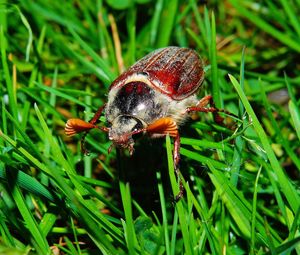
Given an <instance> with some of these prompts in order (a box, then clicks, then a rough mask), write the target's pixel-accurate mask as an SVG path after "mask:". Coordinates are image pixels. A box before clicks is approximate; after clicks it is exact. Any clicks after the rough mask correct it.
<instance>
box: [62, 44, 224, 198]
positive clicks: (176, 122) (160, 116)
mask: <svg viewBox="0 0 300 255" xmlns="http://www.w3.org/2000/svg"><path fill="white" fill-rule="evenodd" d="M203 79H204V70H203V62H202V60H201V58H200V56H199V55H198V54H197V53H196V51H194V50H192V49H189V48H181V47H175V46H171V47H166V48H161V49H158V50H156V51H154V52H151V53H149V54H148V55H146V56H145V57H143V58H142V59H140V60H139V61H138V62H136V63H135V64H134V65H133V66H131V67H130V68H129V69H128V70H127V71H125V72H124V73H122V74H121V75H120V76H119V77H118V78H117V79H116V80H115V81H113V83H112V84H111V86H110V88H109V92H108V100H107V103H106V104H105V105H104V106H102V107H100V108H99V109H98V111H97V112H96V113H95V115H94V117H93V118H92V119H91V120H90V121H89V122H85V121H83V120H80V119H69V120H68V121H67V123H66V127H65V133H66V135H68V136H71V135H74V134H76V133H80V132H86V133H85V135H86V134H87V132H88V131H89V130H91V129H94V128H98V129H101V130H103V131H105V132H108V137H109V139H110V140H111V141H112V146H116V147H121V148H127V149H129V152H130V154H132V153H133V150H134V139H133V136H134V135H136V134H138V133H144V134H148V135H149V136H150V137H152V138H156V137H163V136H166V135H167V134H169V135H170V137H172V138H173V139H174V150H173V159H174V165H175V170H176V173H177V176H178V164H179V160H180V153H179V150H180V135H179V131H178V128H179V126H180V125H182V124H183V123H184V122H185V120H186V119H187V118H188V117H189V115H190V113H191V112H195V111H197V112H212V113H213V114H214V117H215V120H216V121H217V122H222V121H223V118H222V117H220V116H219V115H218V112H220V111H221V110H219V109H217V108H216V107H215V106H214V103H213V101H212V97H211V96H210V95H208V96H205V97H203V98H202V99H201V100H199V99H197V96H196V94H197V91H198V90H199V88H200V87H201V84H202V82H203ZM208 105H210V106H209V107H207V106H208ZM103 111H105V117H106V120H107V123H108V127H100V126H97V125H96V123H97V121H98V119H99V118H100V116H101V114H102V112H103ZM85 135H84V137H85ZM111 148H112V147H110V149H109V150H111ZM180 190H181V191H180V194H178V196H177V197H178V198H180V196H182V192H183V187H182V183H181V182H180Z"/></svg>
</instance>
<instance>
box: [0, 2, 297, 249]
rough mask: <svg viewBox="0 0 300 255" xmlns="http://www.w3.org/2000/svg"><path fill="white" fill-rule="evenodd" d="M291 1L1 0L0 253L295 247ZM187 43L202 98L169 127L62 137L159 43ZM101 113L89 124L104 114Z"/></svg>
mask: <svg viewBox="0 0 300 255" xmlns="http://www.w3.org/2000/svg"><path fill="white" fill-rule="evenodd" d="M299 15H300V1H299V0H291V1H286V0H278V1H275V0H266V1H257V2H256V1H251V0H245V1H238V0H225V1H218V0H215V1H196V0H187V1H178V0H172V1H171V0H170V1H168V0H157V1H151V0H106V1H102V0H97V1H91V0H88V1H71V0H69V1H49V0H48V1H47V0H46V1H45V0H44V1H41V0H37V1H30V0H22V1H6V0H0V55H1V60H0V104H1V108H0V149H1V152H0V254H1V255H2V254H3V255H9V254H16V255H19V254H30V255H31V254H72V255H73V254H85V255H91V254H113V255H114V254H130V255H132V254H145V255H146V254H167V255H173V254H187V255H191V254H234V255H235V254H238V255H239V254H272V255H273V254H300V233H299V224H300V189H299V180H300V107H299V106H300V99H299V94H300V59H299V56H300V20H299ZM167 46H180V47H188V48H191V49H194V50H195V51H196V52H198V54H199V55H200V56H201V58H202V60H203V63H204V70H205V79H204V82H203V85H202V86H201V89H200V90H199V93H198V96H199V99H200V98H201V97H203V96H205V95H212V96H213V98H214V101H215V104H216V106H217V107H218V108H219V109H224V110H226V111H228V112H230V113H232V114H226V113H220V114H221V115H222V117H224V119H225V120H224V124H223V125H222V124H220V123H216V122H215V121H214V118H213V115H212V114H211V113H195V114H192V116H191V118H190V119H189V120H188V121H187V122H186V123H185V124H184V125H183V126H181V127H180V135H181V149H180V154H181V161H180V165H179V168H180V173H181V174H180V179H181V180H182V182H183V186H184V190H185V192H184V195H183V197H182V198H181V199H180V200H179V201H178V202H175V201H174V197H175V196H176V194H178V191H179V181H178V178H177V177H176V175H175V173H174V165H173V159H172V157H173V156H172V150H173V139H172V138H170V137H169V136H167V137H165V138H161V139H150V138H149V137H147V136H140V137H137V139H136V145H135V151H134V153H133V155H132V156H130V155H129V153H128V151H127V150H120V149H116V148H113V149H112V150H111V152H110V153H108V148H109V147H110V145H111V142H110V141H109V139H108V136H107V133H105V132H101V131H100V130H92V131H91V132H90V133H89V134H88V135H87V137H86V141H85V147H86V149H87V150H88V153H83V151H82V149H81V143H80V141H81V137H82V135H76V136H72V137H68V136H66V135H65V133H64V128H65V123H66V121H67V120H68V119H70V118H81V119H84V120H86V121H87V120H90V119H91V118H92V117H93V114H94V113H95V112H96V111H97V109H98V108H99V107H100V106H102V105H103V104H105V102H106V101H107V95H108V89H109V86H110V84H111V83H112V81H113V80H114V79H116V78H117V77H118V75H120V74H121V73H122V72H123V71H124V70H126V69H127V68H128V67H130V66H131V65H132V64H134V63H135V62H136V61H137V60H138V59H140V58H142V57H143V56H145V55H146V54H148V53H150V52H152V51H153V50H156V49H158V48H162V47H167ZM105 121H106V120H105V115H104V114H103V115H102V116H101V118H100V122H99V123H100V125H105V124H106V123H105Z"/></svg>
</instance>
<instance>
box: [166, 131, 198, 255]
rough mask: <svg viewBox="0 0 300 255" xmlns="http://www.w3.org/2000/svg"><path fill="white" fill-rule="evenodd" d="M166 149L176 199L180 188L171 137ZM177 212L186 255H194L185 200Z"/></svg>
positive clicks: (177, 204) (167, 141) (177, 206)
mask: <svg viewBox="0 0 300 255" xmlns="http://www.w3.org/2000/svg"><path fill="white" fill-rule="evenodd" d="M166 147H167V157H168V167H169V176H170V181H171V186H172V191H173V195H174V197H176V196H177V194H178V193H179V187H178V184H177V181H176V177H175V171H174V164H173V155H172V149H171V139H170V137H169V136H167V137H166ZM176 210H177V212H178V217H179V223H180V227H181V233H182V236H183V243H184V248H185V254H193V249H192V247H191V246H190V245H191V240H190V234H189V230H188V225H187V224H186V220H187V215H186V212H185V211H184V207H183V199H181V200H179V201H178V202H177V203H176Z"/></svg>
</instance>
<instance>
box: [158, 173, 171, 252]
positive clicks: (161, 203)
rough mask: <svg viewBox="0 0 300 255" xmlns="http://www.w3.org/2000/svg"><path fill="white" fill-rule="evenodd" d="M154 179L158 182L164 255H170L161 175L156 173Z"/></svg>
mask: <svg viewBox="0 0 300 255" xmlns="http://www.w3.org/2000/svg"><path fill="white" fill-rule="evenodd" d="M156 178H157V180H158V192H159V199H160V207H161V212H162V218H163V219H162V220H163V229H164V237H165V247H166V254H167V255H170V254H171V253H170V252H171V251H170V239H169V231H168V219H167V210H166V201H165V195H164V188H163V185H162V182H161V173H160V172H157V173H156Z"/></svg>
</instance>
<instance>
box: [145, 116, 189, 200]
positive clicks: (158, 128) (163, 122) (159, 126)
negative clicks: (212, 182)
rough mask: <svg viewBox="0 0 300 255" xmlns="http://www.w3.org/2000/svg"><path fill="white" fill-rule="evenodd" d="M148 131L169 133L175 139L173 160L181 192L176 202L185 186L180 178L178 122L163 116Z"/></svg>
mask: <svg viewBox="0 0 300 255" xmlns="http://www.w3.org/2000/svg"><path fill="white" fill-rule="evenodd" d="M146 131H147V132H148V133H149V134H150V135H153V136H155V135H159V136H161V135H167V134H169V135H170V136H171V137H172V138H173V139H174V150H173V162H174V170H175V174H176V177H177V178H178V180H179V193H178V194H177V195H176V196H175V198H174V200H175V202H178V201H179V200H180V199H181V198H182V197H183V193H184V187H183V184H182V180H181V178H180V171H179V162H180V135H179V132H178V127H177V124H176V122H175V121H174V120H173V119H172V118H170V117H164V118H161V119H159V120H157V121H155V122H154V123H152V124H150V125H149V126H148V127H147V129H146Z"/></svg>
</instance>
